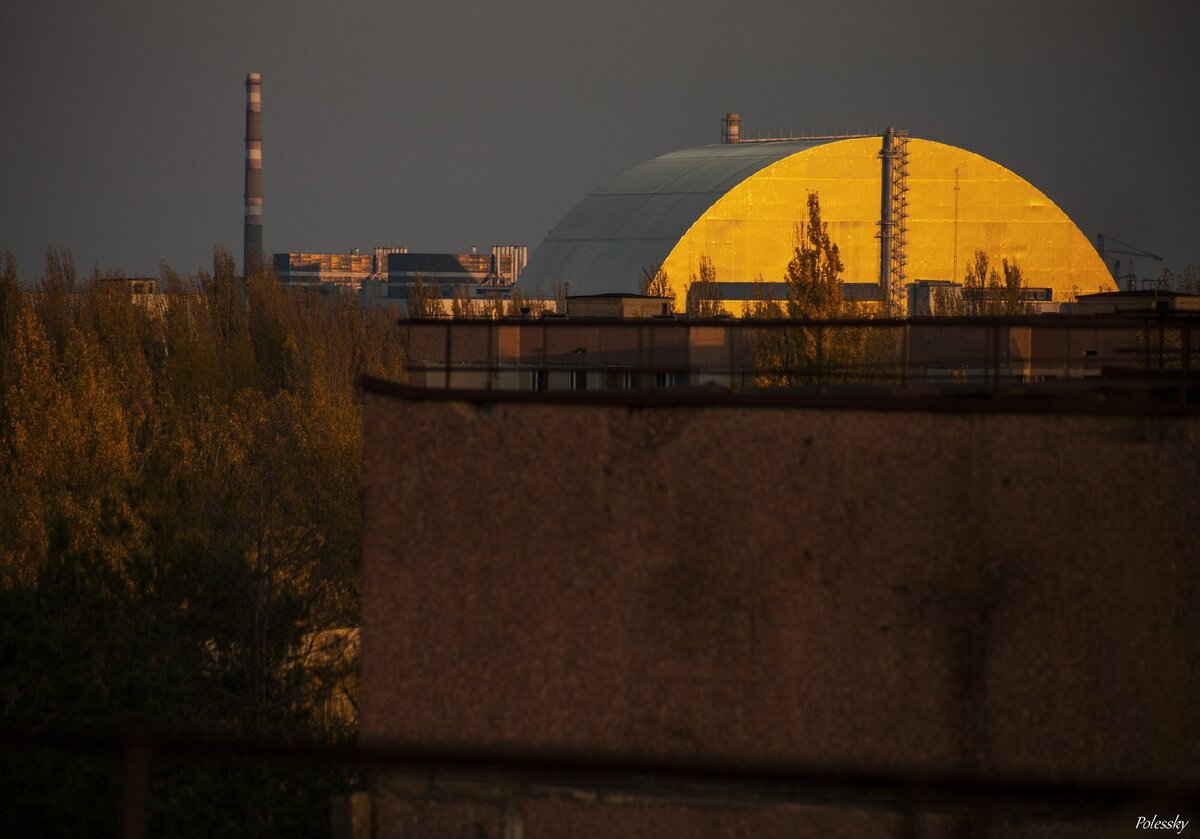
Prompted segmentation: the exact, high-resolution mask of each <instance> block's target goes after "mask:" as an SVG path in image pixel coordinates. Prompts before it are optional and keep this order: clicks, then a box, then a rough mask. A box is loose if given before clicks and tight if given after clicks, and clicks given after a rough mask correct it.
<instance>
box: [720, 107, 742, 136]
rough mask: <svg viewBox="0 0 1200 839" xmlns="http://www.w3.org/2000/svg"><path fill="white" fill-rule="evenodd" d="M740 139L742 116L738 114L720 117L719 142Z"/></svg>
mask: <svg viewBox="0 0 1200 839" xmlns="http://www.w3.org/2000/svg"><path fill="white" fill-rule="evenodd" d="M741 139H742V118H741V116H739V115H738V114H726V115H725V116H723V117H721V142H722V143H737V142H740V141H741Z"/></svg>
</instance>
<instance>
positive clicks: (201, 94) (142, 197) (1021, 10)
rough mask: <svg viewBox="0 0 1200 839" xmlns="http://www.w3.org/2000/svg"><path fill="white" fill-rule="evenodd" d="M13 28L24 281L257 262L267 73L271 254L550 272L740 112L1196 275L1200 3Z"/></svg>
mask: <svg viewBox="0 0 1200 839" xmlns="http://www.w3.org/2000/svg"><path fill="white" fill-rule="evenodd" d="M0 34H2V36H3V38H2V43H0V108H2V109H3V110H2V112H0V113H2V114H3V117H2V118H0V248H8V249H10V250H12V251H13V252H14V253H15V254H16V255H17V258H18V261H19V264H20V267H21V274H22V276H26V277H28V276H31V275H33V274H35V273H37V272H38V271H40V268H41V264H42V254H43V252H44V250H45V248H46V247H47V246H50V245H55V246H62V247H66V248H69V249H71V250H72V251H73V252H74V254H75V256H76V261H77V263H78V264H79V265H80V267H81V268H82V269H89V268H91V267H92V266H93V265H99V266H100V267H101V268H102V269H105V270H107V269H122V270H125V271H128V272H130V273H134V272H138V273H156V272H157V268H158V264H159V262H160V260H165V261H167V262H168V263H170V264H171V265H172V266H174V267H175V268H177V269H179V270H182V271H194V270H197V269H199V268H201V267H207V266H209V265H210V263H211V252H212V248H213V246H214V245H221V246H224V247H227V248H229V249H230V250H231V251H233V252H234V253H235V254H236V255H238V258H239V259H240V253H241V245H242V189H243V133H244V107H245V87H244V79H245V73H246V72H247V71H251V70H254V71H258V72H261V73H262V75H263V161H264V162H263V172H264V184H265V188H264V192H265V200H264V244H265V248H266V250H268V251H286V250H310V251H323V250H333V251H347V250H349V249H350V248H352V247H354V246H358V247H361V248H363V249H364V250H365V249H368V248H371V247H373V246H375V245H407V246H408V247H409V248H410V249H412V250H417V251H446V250H450V251H457V250H465V249H467V248H468V247H469V246H470V245H471V244H477V245H479V246H480V247H481V248H486V247H489V246H490V245H492V244H497V243H515V244H527V245H529V247H530V250H531V251H532V250H533V249H534V248H535V247H536V246H537V245H538V244H539V243H540V242H541V240H542V239H543V237H544V236H545V235H546V233H547V232H548V231H549V229H550V228H551V227H553V226H554V224H555V223H556V222H557V221H558V219H559V218H560V217H561V216H562V215H563V214H564V213H565V212H566V211H567V210H569V209H570V208H571V207H572V206H573V205H574V204H575V203H577V202H578V201H579V200H580V199H582V198H583V197H584V196H585V195H586V194H587V193H588V192H590V191H591V190H593V189H595V188H596V187H597V186H599V185H600V184H602V183H604V182H606V181H608V180H609V179H611V178H613V177H614V176H616V175H618V174H619V173H620V172H622V171H624V170H625V169H627V168H629V167H631V166H634V165H636V164H637V163H640V162H641V161H643V160H646V159H648V158H651V157H655V156H657V155H660V154H663V153H666V152H668V151H672V150H674V149H679V148H684V147H687V146H693V145H700V144H704V143H710V142H716V141H717V140H718V139H719V135H720V118H721V115H722V114H723V113H725V112H726V111H738V112H740V113H741V114H742V119H743V133H745V134H747V135H756V134H765V133H766V132H768V131H771V132H775V133H779V132H796V133H800V132H807V133H811V132H835V131H836V132H842V131H863V130H875V129H877V128H880V127H882V126H884V125H887V124H893V125H896V126H898V127H901V128H906V129H908V131H909V132H910V134H911V135H912V136H916V137H923V138H927V139H932V140H938V141H941V142H946V143H951V144H953V145H957V146H962V147H963V148H966V149H970V150H971V151H975V152H978V153H980V154H983V155H984V156H986V157H989V158H991V159H992V160H995V161H996V162H998V163H1001V164H1003V165H1004V166H1007V167H1008V168H1010V169H1012V170H1014V171H1016V172H1017V173H1018V174H1020V175H1022V176H1023V177H1025V178H1026V179H1028V180H1029V181H1031V182H1032V183H1033V184H1034V185H1036V186H1037V187H1039V188H1040V189H1042V190H1043V191H1044V192H1045V193H1047V194H1048V195H1049V196H1050V197H1051V198H1052V199H1053V200H1054V201H1055V202H1057V203H1058V204H1059V206H1061V207H1062V208H1063V209H1064V210H1065V211H1066V212H1067V213H1068V215H1070V216H1071V217H1072V218H1073V219H1075V221H1076V222H1077V223H1078V224H1079V225H1080V227H1081V228H1082V229H1083V232H1084V233H1085V234H1086V235H1087V236H1088V237H1089V238H1090V239H1092V240H1093V241H1094V239H1095V234H1096V233H1097V232H1098V231H1100V232H1104V233H1106V234H1109V235H1112V236H1116V237H1117V238H1120V239H1124V240H1125V241H1128V242H1131V243H1133V244H1135V245H1138V246H1141V247H1143V248H1145V249H1148V250H1150V251H1153V252H1155V253H1158V254H1161V255H1163V256H1165V257H1166V258H1167V264H1169V265H1170V266H1171V267H1173V268H1174V269H1175V270H1176V271H1177V273H1178V272H1181V271H1182V269H1183V267H1184V266H1185V265H1187V264H1200V235H1198V231H1200V106H1198V104H1197V103H1198V102H1200V1H1198V0H1178V2H1175V1H1174V0H1141V2H1132V0H1124V2H1107V0H1091V2H1082V1H1080V2H1075V0H1070V2H1068V0H1037V2H1024V1H1023V0H1022V2H1004V0H996V2H991V3H976V2H971V0H955V1H954V2H951V1H950V0H946V2H940V1H939V2H932V0H909V2H903V3H901V2H894V3H893V2H878V1H874V2H866V1H865V0H863V2H853V0H849V1H848V0H826V2H821V3H810V2H801V1H800V0H780V1H779V2H773V1H771V2H755V0H739V2H733V0H724V1H723V2H710V1H709V0H687V2H676V1H675V0H672V2H653V0H605V2H596V3H589V4H579V3H575V2H571V0H546V1H545V2H542V0H508V2H483V1H482V0H473V2H453V0H419V1H418V2H384V1H383V0H377V2H367V1H366V0H362V1H361V2H354V1H353V0H344V2H339V3H336V4H335V3H318V2H310V1H309V0H279V1H278V2H251V1H250V0H239V1H238V2H231V0H209V1H208V2H194V0H190V1H189V2H173V1H172V0H153V2H149V1H147V2H142V1H141V0H138V2H125V1H124V0H115V2H109V3H100V2H86V0H85V2H80V0H70V2H66V0H37V2H28V0H8V2H5V3H4V4H3V6H2V8H0ZM1137 267H1138V270H1139V273H1142V274H1143V275H1148V274H1150V273H1157V267H1156V266H1154V265H1152V264H1151V263H1149V262H1148V261H1139V263H1138V265H1137Z"/></svg>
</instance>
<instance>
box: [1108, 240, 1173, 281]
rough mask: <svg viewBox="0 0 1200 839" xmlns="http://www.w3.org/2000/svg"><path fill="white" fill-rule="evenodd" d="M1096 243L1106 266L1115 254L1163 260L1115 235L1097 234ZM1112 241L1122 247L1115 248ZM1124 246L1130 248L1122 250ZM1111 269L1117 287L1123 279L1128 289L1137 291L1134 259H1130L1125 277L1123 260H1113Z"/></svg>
mask: <svg viewBox="0 0 1200 839" xmlns="http://www.w3.org/2000/svg"><path fill="white" fill-rule="evenodd" d="M1096 243H1097V244H1098V245H1099V251H1100V260H1101V261H1102V262H1103V263H1104V264H1105V266H1106V267H1107V266H1108V257H1109V256H1115V255H1120V256H1131V257H1132V256H1141V257H1145V258H1146V259H1156V260H1158V261H1159V262H1162V261H1163V258H1162V257H1161V256H1158V255H1157V254H1153V253H1150V251H1147V250H1142V249H1141V248H1139V247H1138V246H1137V245H1131V244H1129V243H1128V242H1122V241H1121V240H1120V239H1117V238H1115V237H1113V236H1105V235H1104V234H1103V233H1097V234H1096ZM1110 243H1112V244H1116V245H1121V246H1122V247H1121V248H1114V247H1112V244H1110ZM1122 248H1128V249H1129V250H1122ZM1110 270H1111V271H1112V275H1113V279H1114V280H1116V281H1117V288H1120V287H1121V280H1125V282H1126V286H1125V288H1126V291H1137V280H1138V278H1137V274H1136V273H1134V270H1133V260H1132V259H1130V260H1129V273H1128V274H1126V275H1125V276H1124V277H1122V276H1121V260H1119V259H1115V260H1113V263H1112V266H1111V269H1110Z"/></svg>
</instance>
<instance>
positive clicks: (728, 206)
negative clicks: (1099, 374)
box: [521, 114, 1115, 314]
mask: <svg viewBox="0 0 1200 839" xmlns="http://www.w3.org/2000/svg"><path fill="white" fill-rule="evenodd" d="M723 127H724V131H723V139H724V140H725V142H723V143H721V144H718V145H709V146H699V147H696V148H690V149H684V150H682V151H676V152H672V153H670V154H666V155H663V156H662V157H658V158H655V159H653V160H650V161H647V162H645V163H642V164H641V165H639V166H635V167H634V168H632V169H630V170H629V171H627V172H625V173H624V174H622V175H620V176H618V177H617V178H616V179H615V180H613V181H612V182H611V183H609V184H608V185H606V186H604V187H601V188H600V189H598V190H596V192H594V193H592V194H591V195H589V196H588V197H586V198H585V199H584V200H583V201H581V202H580V203H579V204H578V205H576V206H575V208H574V209H572V210H571V211H570V212H568V213H567V214H566V216H564V217H563V219H562V220H561V221H560V222H559V223H558V224H557V225H556V226H555V227H554V229H553V230H552V231H551V232H550V234H549V236H548V237H547V238H546V240H545V242H544V243H543V244H542V245H541V247H539V248H538V249H537V250H536V251H535V252H534V254H533V256H532V257H531V259H530V262H529V267H528V269H527V271H526V272H525V274H524V276H523V277H522V281H521V282H522V286H523V287H527V288H529V289H531V290H533V291H538V290H541V291H546V290H551V289H554V288H555V286H556V284H558V283H563V282H565V283H569V286H570V290H571V292H572V293H573V294H598V293H604V292H637V291H640V290H641V284H642V282H643V281H644V279H645V277H646V276H647V274H649V273H652V272H654V271H655V270H656V269H661V270H662V271H664V272H665V273H666V274H667V277H668V279H669V281H670V284H671V287H672V289H673V290H674V291H675V293H676V294H677V296H678V298H679V299H680V300H681V301H682V300H683V299H684V289H685V286H686V284H687V283H688V282H689V280H692V279H694V278H696V277H697V276H698V275H699V273H700V262H701V258H702V257H703V258H705V259H707V260H709V261H711V263H712V265H713V267H714V268H715V271H716V280H717V282H718V283H720V284H727V285H730V286H731V288H730V289H729V290H730V291H734V290H735V289H737V288H741V289H742V290H743V292H745V293H743V294H740V295H735V296H738V297H740V298H741V299H749V298H750V297H751V296H752V295H751V294H750V292H749V289H750V288H751V286H752V284H754V283H755V282H756V281H759V280H761V281H764V282H765V283H767V284H772V283H780V282H781V281H782V280H783V278H784V274H785V271H786V268H787V265H788V262H789V261H790V260H791V258H792V257H793V255H794V252H795V247H796V245H797V243H798V242H799V240H800V235H801V225H803V224H804V223H805V222H806V220H807V215H808V213H807V202H808V196H809V194H810V193H816V194H817V196H818V198H819V200H820V206H821V216H822V220H823V221H824V222H825V223H826V224H827V225H828V229H829V234H830V236H831V238H832V240H833V242H834V243H836V244H837V246H838V248H839V250H840V252H841V258H842V261H843V263H844V265H845V272H844V273H843V275H842V279H843V281H844V283H845V292H846V296H847V298H854V299H859V300H879V301H881V302H888V301H891V302H892V303H893V304H895V305H896V308H897V309H900V310H902V309H903V303H904V298H905V295H906V293H907V292H906V288H905V287H906V286H907V285H908V284H909V283H911V282H913V281H914V280H916V279H920V280H929V281H945V282H950V283H961V282H962V279H963V275H964V272H965V266H966V265H967V263H968V262H969V261H970V260H972V258H973V255H974V252H975V251H976V250H982V251H984V252H986V253H987V254H988V256H989V258H990V260H991V262H992V264H993V265H996V266H999V264H1000V261H1001V260H1002V259H1008V260H1009V261H1010V262H1016V263H1017V264H1018V265H1019V266H1020V267H1021V269H1022V271H1023V275H1024V281H1025V284H1026V285H1027V286H1029V287H1030V288H1034V289H1040V290H1041V292H1039V294H1038V295H1037V296H1039V297H1042V296H1045V295H1046V294H1049V296H1050V297H1051V298H1052V299H1053V300H1055V301H1065V300H1069V299H1073V298H1074V296H1076V295H1077V294H1079V293H1087V292H1096V291H1107V290H1114V289H1115V285H1114V284H1113V282H1112V278H1111V275H1110V274H1109V272H1108V270H1107V268H1106V267H1105V265H1104V263H1103V262H1102V260H1101V259H1100V257H1099V255H1098V254H1097V253H1096V251H1095V249H1094V248H1093V247H1092V245H1091V243H1090V242H1089V241H1088V239H1087V238H1086V237H1085V236H1084V235H1083V234H1082V233H1081V232H1080V230H1079V228H1078V227H1076V225H1075V224H1074V222H1072V221H1071V219H1070V218H1068V217H1067V215H1066V214H1065V213H1064V212H1063V211H1062V210H1061V209H1059V207H1058V206H1056V205H1055V203H1054V202H1053V201H1051V200H1050V199H1049V198H1048V197H1047V196H1046V195H1045V194H1043V193H1042V192H1040V191H1039V190H1038V189H1037V188H1036V187H1034V186H1033V185H1031V184H1030V183H1028V182H1027V181H1025V180H1024V179H1022V178H1021V177H1020V176H1018V175H1016V174H1015V173H1013V172H1011V171H1009V170H1008V169H1006V168H1004V167H1003V166H1001V165H999V164H997V163H994V162H992V161H991V160H988V159H987V158H984V157H982V156H980V155H978V154H974V153H972V152H969V151H967V150H965V149H961V148H956V147H954V146H950V145H946V144H944V143H938V142H934V141H932V140H923V139H916V138H911V139H910V138H908V137H907V136H906V135H905V134H904V133H903V132H897V131H894V130H892V129H889V130H888V131H887V132H886V133H885V134H884V135H883V136H882V137H881V136H879V135H874V136H855V137H851V138H845V139H842V138H832V139H820V138H819V139H811V140H792V141H773V142H761V141H747V140H744V139H741V137H740V120H737V118H736V115H734V114H731V115H729V116H728V117H727V118H726V120H725V124H724V126H723ZM1045 290H1049V291H1048V292H1046V291H1045ZM729 308H730V309H732V310H733V313H734V314H737V313H738V307H737V306H730V307H729Z"/></svg>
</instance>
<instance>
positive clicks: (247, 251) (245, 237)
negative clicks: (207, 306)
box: [242, 73, 263, 277]
mask: <svg viewBox="0 0 1200 839" xmlns="http://www.w3.org/2000/svg"><path fill="white" fill-rule="evenodd" d="M262 203H263V199H262V76H260V75H259V74H258V73H247V74H246V222H245V227H244V229H243V232H242V273H243V275H244V276H247V277H248V276H250V274H251V273H253V271H254V269H255V268H256V267H258V261H259V260H260V259H262V252H263V239H262Z"/></svg>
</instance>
